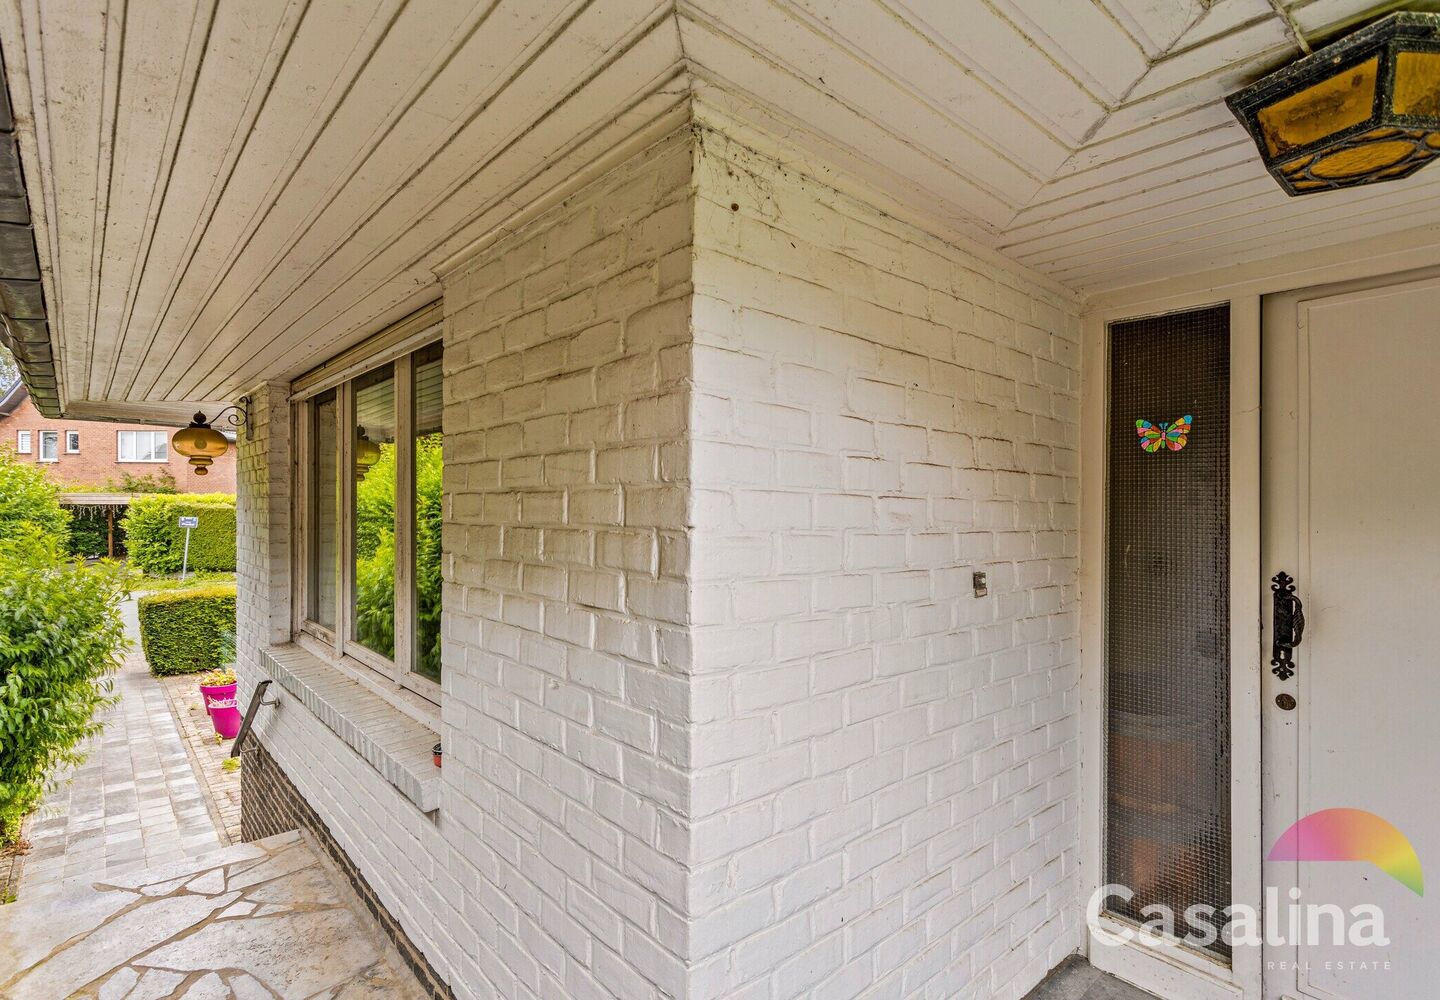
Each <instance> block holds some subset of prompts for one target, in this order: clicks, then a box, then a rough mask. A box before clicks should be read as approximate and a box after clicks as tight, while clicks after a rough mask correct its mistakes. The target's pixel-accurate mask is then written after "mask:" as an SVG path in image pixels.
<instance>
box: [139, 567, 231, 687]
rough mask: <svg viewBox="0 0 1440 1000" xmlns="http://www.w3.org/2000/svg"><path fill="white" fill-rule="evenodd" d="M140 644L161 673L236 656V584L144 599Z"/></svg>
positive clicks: (201, 666) (209, 666)
mask: <svg viewBox="0 0 1440 1000" xmlns="http://www.w3.org/2000/svg"><path fill="white" fill-rule="evenodd" d="M139 603H140V644H141V646H142V647H143V648H144V650H145V659H146V660H147V661H149V663H150V672H151V673H152V674H155V675H157V676H162V677H163V676H166V675H168V674H193V673H197V672H199V671H202V670H213V669H215V668H216V667H221V666H225V665H226V664H229V663H232V662H234V659H235V585H234V584H233V583H217V584H213V585H211V586H209V587H196V588H194V589H192V590H175V591H170V592H169V593H163V594H147V595H145V596H144V597H142V598H140V602H139Z"/></svg>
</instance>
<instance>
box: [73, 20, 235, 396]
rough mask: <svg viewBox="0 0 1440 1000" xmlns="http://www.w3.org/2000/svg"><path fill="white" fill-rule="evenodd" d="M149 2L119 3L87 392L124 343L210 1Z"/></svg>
mask: <svg viewBox="0 0 1440 1000" xmlns="http://www.w3.org/2000/svg"><path fill="white" fill-rule="evenodd" d="M177 13H180V12H177V11H174V10H168V9H164V8H162V7H161V6H159V5H153V4H132V5H129V6H127V8H126V19H127V24H126V39H127V41H126V45H125V56H124V66H122V68H121V82H122V87H121V91H120V100H119V105H118V108H117V111H116V123H115V169H114V171H113V174H112V179H111V186H110V187H111V190H110V211H109V213H108V215H107V218H106V227H105V238H104V241H103V253H102V257H101V261H100V275H99V277H100V280H99V296H98V302H97V306H96V312H95V323H96V327H95V328H96V330H97V332H98V331H105V334H106V335H105V336H97V338H96V344H95V351H94V354H93V357H92V362H91V368H90V373H89V374H90V389H89V393H88V396H89V398H91V399H103V398H105V396H106V394H107V393H108V391H109V388H110V383H111V378H112V375H113V373H114V370H115V364H116V361H117V359H118V357H119V353H120V348H121V345H122V344H123V343H124V338H125V334H126V325H127V321H128V318H129V311H130V310H129V305H130V303H131V301H132V296H133V292H134V288H135V284H136V283H137V281H138V280H139V277H140V275H141V273H142V272H143V271H144V268H145V258H144V252H143V251H144V248H145V247H147V246H148V245H149V243H150V242H151V239H152V238H153V236H154V223H155V219H156V217H157V215H158V214H159V213H160V211H161V209H162V208H163V207H164V204H165V200H166V194H167V191H166V188H167V184H166V181H167V180H168V176H169V170H168V168H169V166H170V164H171V163H172V162H173V159H174V155H175V149H176V146H177V145H178V143H179V141H180V136H181V132H182V130H183V125H184V123H185V121H186V119H187V117H188V112H189V108H190V101H191V95H192V93H193V90H192V88H193V85H194V83H195V76H196V72H197V70H198V68H199V66H200V65H201V62H202V57H203V54H204V48H205V39H206V36H207V34H208V32H209V25H210V19H211V16H212V15H213V13H214V3H213V0H211V2H202V3H197V4H196V5H195V6H194V7H193V8H191V9H190V10H189V11H188V12H187V13H188V14H189V15H190V16H189V17H188V18H187V17H185V16H183V15H182V16H176V15H177Z"/></svg>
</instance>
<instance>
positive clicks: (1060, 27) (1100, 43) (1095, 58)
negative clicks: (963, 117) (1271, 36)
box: [993, 0, 1263, 106]
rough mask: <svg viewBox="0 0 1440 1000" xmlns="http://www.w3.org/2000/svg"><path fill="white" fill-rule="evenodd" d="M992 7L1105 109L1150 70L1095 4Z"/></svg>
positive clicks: (1047, 1) (1010, 1) (1003, 1)
mask: <svg viewBox="0 0 1440 1000" xmlns="http://www.w3.org/2000/svg"><path fill="white" fill-rule="evenodd" d="M993 2H994V3H995V4H996V5H997V6H998V7H999V8H1000V9H1001V11H1002V12H1004V13H1005V14H1006V15H1007V17H1009V18H1010V19H1011V20H1014V21H1016V22H1017V24H1018V26H1019V27H1020V28H1021V30H1022V31H1024V33H1025V34H1026V35H1028V36H1029V37H1031V38H1032V39H1033V40H1034V41H1035V42H1036V44H1037V45H1039V46H1041V48H1043V49H1044V50H1045V52H1047V53H1048V54H1049V55H1050V57H1051V58H1052V59H1055V60H1057V61H1058V62H1060V63H1061V65H1063V66H1064V67H1065V69H1066V70H1067V71H1068V72H1069V73H1070V74H1071V75H1072V76H1075V77H1076V78H1078V79H1081V80H1083V81H1085V82H1086V83H1087V84H1089V86H1090V87H1091V88H1092V92H1094V93H1095V94H1096V95H1097V96H1099V97H1101V98H1102V99H1103V100H1104V102H1105V104H1106V105H1108V106H1114V105H1116V104H1119V103H1120V101H1121V99H1122V98H1124V96H1125V95H1126V94H1127V93H1128V92H1129V91H1130V88H1131V87H1133V86H1134V85H1135V83H1136V81H1138V80H1139V79H1140V78H1141V77H1142V76H1144V75H1145V72H1146V70H1148V69H1149V68H1150V62H1149V60H1148V59H1146V57H1145V52H1144V50H1143V49H1142V48H1141V47H1140V45H1139V44H1138V43H1137V42H1136V41H1135V40H1134V38H1133V37H1132V36H1131V35H1130V33H1129V32H1127V31H1126V30H1125V29H1124V28H1123V27H1121V25H1120V22H1118V21H1116V20H1115V19H1114V18H1113V17H1111V16H1110V15H1109V14H1108V13H1107V12H1106V11H1104V10H1103V9H1101V8H1100V7H1099V6H1097V5H1096V4H1093V3H1056V2H1055V0H993ZM1261 2H1263V0H1261Z"/></svg>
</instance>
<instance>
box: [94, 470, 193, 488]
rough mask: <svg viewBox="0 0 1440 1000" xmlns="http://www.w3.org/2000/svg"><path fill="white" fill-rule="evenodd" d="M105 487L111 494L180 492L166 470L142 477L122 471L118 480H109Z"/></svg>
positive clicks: (172, 477) (173, 478)
mask: <svg viewBox="0 0 1440 1000" xmlns="http://www.w3.org/2000/svg"><path fill="white" fill-rule="evenodd" d="M105 485H106V489H107V490H108V491H109V492H111V493H179V492H180V489H179V487H177V486H176V485H175V477H174V476H172V475H170V472H169V470H168V469H160V470H159V471H158V472H151V473H148V474H147V475H144V476H137V475H134V474H132V473H129V472H125V471H123V470H122V471H121V473H120V478H119V479H111V480H109V481H108V482H107V483H106V484H105Z"/></svg>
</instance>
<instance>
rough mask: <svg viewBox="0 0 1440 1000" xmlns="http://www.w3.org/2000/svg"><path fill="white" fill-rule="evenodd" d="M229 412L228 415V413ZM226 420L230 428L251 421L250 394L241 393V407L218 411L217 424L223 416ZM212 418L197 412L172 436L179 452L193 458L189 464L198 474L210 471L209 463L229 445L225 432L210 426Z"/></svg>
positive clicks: (201, 474)
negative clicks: (186, 425)
mask: <svg viewBox="0 0 1440 1000" xmlns="http://www.w3.org/2000/svg"><path fill="white" fill-rule="evenodd" d="M227 414H228V416H227ZM222 417H223V418H224V419H225V422H226V423H228V424H229V425H230V426H231V427H243V426H245V425H246V424H248V423H249V422H250V397H249V396H241V397H240V405H239V406H227V407H225V409H223V410H221V411H220V412H219V413H217V414H215V423H219V422H220V419H221V418H222ZM210 423H211V422H210V421H208V420H206V419H205V414H203V413H197V414H195V419H194V420H192V421H190V425H189V426H188V427H186V428H185V429H184V430H178V431H176V432H175V436H174V437H172V438H171V439H170V444H171V445H172V446H173V447H174V449H175V450H176V451H178V452H179V453H180V454H182V455H184V456H185V457H186V458H188V459H189V460H190V465H191V466H192V467H194V469H195V475H197V476H204V475H208V474H209V472H210V466H212V465H214V464H215V459H217V458H219V457H220V456H221V455H224V454H225V452H226V451H228V450H229V448H230V442H229V441H227V440H226V438H225V435H224V434H221V433H220V432H219V431H217V430H215V429H214V428H213V427H211V426H210Z"/></svg>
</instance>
